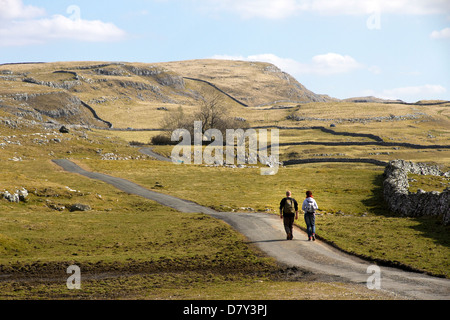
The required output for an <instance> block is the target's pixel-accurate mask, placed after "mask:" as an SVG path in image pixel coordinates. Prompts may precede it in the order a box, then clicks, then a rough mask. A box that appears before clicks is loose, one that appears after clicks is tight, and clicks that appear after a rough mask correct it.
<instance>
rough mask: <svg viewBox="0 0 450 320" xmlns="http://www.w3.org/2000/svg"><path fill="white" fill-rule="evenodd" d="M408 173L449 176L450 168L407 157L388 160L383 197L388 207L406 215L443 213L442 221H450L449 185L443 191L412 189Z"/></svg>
mask: <svg viewBox="0 0 450 320" xmlns="http://www.w3.org/2000/svg"><path fill="white" fill-rule="evenodd" d="M408 173H412V174H421V175H433V176H444V177H450V171H448V172H443V171H441V170H440V169H439V167H438V166H429V165H427V164H423V163H414V162H410V161H404V160H395V161H391V162H389V164H388V165H387V166H386V169H385V172H384V175H385V180H384V183H383V187H384V198H385V200H386V202H387V204H388V205H389V208H390V209H391V210H392V211H393V212H396V213H399V214H401V215H403V216H409V217H418V216H442V218H443V223H444V224H445V225H448V224H449V223H450V188H447V189H445V190H444V191H443V192H437V191H432V192H425V191H423V190H418V192H416V193H412V192H410V191H409V190H408V189H409V182H408Z"/></svg>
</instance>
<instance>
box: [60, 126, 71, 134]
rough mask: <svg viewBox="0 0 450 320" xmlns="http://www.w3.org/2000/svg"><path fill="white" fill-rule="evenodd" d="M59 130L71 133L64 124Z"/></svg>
mask: <svg viewBox="0 0 450 320" xmlns="http://www.w3.org/2000/svg"><path fill="white" fill-rule="evenodd" d="M59 132H61V133H69V129H68V128H67V127H66V126H62V127H61V128H60V129H59Z"/></svg>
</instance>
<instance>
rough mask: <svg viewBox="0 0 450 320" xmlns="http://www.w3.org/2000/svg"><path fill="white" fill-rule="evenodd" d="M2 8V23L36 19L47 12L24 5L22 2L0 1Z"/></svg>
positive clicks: (0, 14) (18, 0)
mask: <svg viewBox="0 0 450 320" xmlns="http://www.w3.org/2000/svg"><path fill="white" fill-rule="evenodd" d="M0 8H1V10H0V21H2V20H12V19H17V18H22V19H27V18H34V17H37V16H42V15H44V14H45V10H43V9H41V8H37V7H34V6H30V5H24V4H23V2H22V0H0Z"/></svg>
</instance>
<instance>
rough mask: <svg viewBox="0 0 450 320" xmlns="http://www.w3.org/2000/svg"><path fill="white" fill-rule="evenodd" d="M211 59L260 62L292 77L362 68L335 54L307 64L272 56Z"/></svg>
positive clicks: (313, 59)
mask: <svg viewBox="0 0 450 320" xmlns="http://www.w3.org/2000/svg"><path fill="white" fill-rule="evenodd" d="M212 58H213V59H224V60H243V61H260V62H268V63H272V64H274V65H276V66H277V67H278V68H280V69H281V70H283V71H285V72H287V73H289V74H291V75H293V76H301V75H305V74H315V75H324V76H325V75H333V74H342V73H348V72H351V71H354V70H356V69H359V68H362V67H363V65H362V64H360V63H359V62H357V61H356V60H355V59H354V58H352V57H351V56H348V55H345V56H344V55H340V54H337V53H327V54H321V55H317V56H314V57H313V58H312V59H311V62H309V63H301V62H298V61H296V60H294V59H290V58H281V57H278V56H276V55H274V54H258V55H250V56H247V57H243V56H228V55H215V56H213V57H212Z"/></svg>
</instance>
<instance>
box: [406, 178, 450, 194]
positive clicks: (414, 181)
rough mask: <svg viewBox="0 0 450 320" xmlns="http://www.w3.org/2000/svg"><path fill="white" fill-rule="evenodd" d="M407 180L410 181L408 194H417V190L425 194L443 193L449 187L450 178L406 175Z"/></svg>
mask: <svg viewBox="0 0 450 320" xmlns="http://www.w3.org/2000/svg"><path fill="white" fill-rule="evenodd" d="M408 179H410V182H409V191H410V192H417V189H422V190H424V191H426V192H430V191H443V190H445V189H446V188H448V187H450V178H447V177H439V176H423V175H419V174H408Z"/></svg>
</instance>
